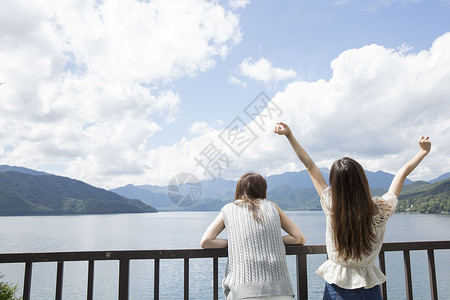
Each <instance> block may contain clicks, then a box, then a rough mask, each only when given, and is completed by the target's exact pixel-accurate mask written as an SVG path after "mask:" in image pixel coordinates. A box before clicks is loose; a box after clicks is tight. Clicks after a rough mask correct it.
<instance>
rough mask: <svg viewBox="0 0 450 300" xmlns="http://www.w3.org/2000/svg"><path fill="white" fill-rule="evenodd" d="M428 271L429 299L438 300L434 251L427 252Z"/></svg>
mask: <svg viewBox="0 0 450 300" xmlns="http://www.w3.org/2000/svg"><path fill="white" fill-rule="evenodd" d="M428 271H429V273H430V292H431V299H432V300H438V292H437V284H436V265H435V263H434V251H433V250H432V249H430V250H428Z"/></svg>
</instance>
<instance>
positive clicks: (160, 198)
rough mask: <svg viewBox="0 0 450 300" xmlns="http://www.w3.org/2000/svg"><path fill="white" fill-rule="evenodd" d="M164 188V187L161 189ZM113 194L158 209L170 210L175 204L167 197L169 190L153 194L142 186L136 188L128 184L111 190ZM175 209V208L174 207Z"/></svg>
mask: <svg viewBox="0 0 450 300" xmlns="http://www.w3.org/2000/svg"><path fill="white" fill-rule="evenodd" d="M160 188H162V187H160ZM111 192H114V193H117V194H119V195H121V196H123V197H126V198H130V199H139V200H141V201H142V202H145V203H147V204H150V205H151V206H153V207H155V208H156V209H160V208H164V207H166V208H169V207H172V206H174V204H173V203H172V202H171V201H170V200H169V198H168V197H167V188H164V189H161V190H160V192H159V193H158V192H152V191H150V190H148V189H146V188H143V187H141V186H134V185H132V184H128V185H126V186H124V187H120V188H117V189H113V190H111ZM172 208H175V207H172Z"/></svg>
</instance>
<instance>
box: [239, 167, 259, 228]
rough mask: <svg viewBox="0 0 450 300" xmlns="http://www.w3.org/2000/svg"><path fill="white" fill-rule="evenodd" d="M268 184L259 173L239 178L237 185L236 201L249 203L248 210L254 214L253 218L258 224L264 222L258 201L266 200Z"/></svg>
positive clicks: (247, 174)
mask: <svg viewBox="0 0 450 300" xmlns="http://www.w3.org/2000/svg"><path fill="white" fill-rule="evenodd" d="M266 191H267V182H266V180H265V179H264V177H262V176H261V175H259V174H258V173H246V174H244V175H242V176H241V178H239V180H238V182H237V185H236V194H235V196H234V199H235V200H239V199H240V200H242V201H243V203H248V208H249V209H250V211H251V212H252V213H253V217H254V218H255V220H256V221H257V222H258V223H261V222H262V219H261V217H260V216H259V215H258V212H259V205H258V200H261V199H266Z"/></svg>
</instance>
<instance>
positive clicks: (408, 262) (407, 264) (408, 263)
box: [403, 250, 413, 300]
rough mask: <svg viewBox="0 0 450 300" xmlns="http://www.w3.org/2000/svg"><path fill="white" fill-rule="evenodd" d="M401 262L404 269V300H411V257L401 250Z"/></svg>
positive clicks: (407, 251)
mask: <svg viewBox="0 0 450 300" xmlns="http://www.w3.org/2000/svg"><path fill="white" fill-rule="evenodd" d="M403 261H404V267H405V284H406V299H408V300H413V290H412V280H411V257H410V255H409V250H403Z"/></svg>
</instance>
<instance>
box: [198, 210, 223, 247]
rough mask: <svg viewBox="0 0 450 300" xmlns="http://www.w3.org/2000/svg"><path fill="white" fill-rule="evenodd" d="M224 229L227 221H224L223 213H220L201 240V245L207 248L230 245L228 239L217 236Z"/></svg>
mask: <svg viewBox="0 0 450 300" xmlns="http://www.w3.org/2000/svg"><path fill="white" fill-rule="evenodd" d="M224 229H225V223H224V222H223V217H222V213H220V214H219V215H218V216H217V217H216V219H215V220H214V221H213V222H212V223H211V225H209V227H208V228H207V229H206V231H205V233H204V234H203V237H202V239H201V241H200V246H201V247H202V248H205V249H208V248H225V247H228V240H225V239H218V238H217V236H218V235H219V234H220V233H221V232H222V230H224Z"/></svg>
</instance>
